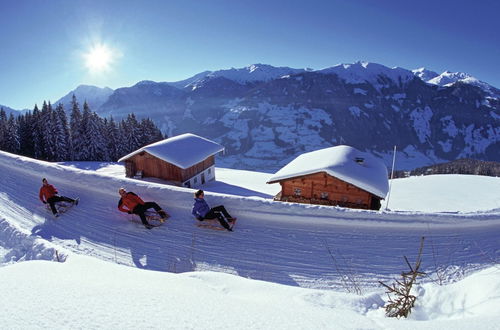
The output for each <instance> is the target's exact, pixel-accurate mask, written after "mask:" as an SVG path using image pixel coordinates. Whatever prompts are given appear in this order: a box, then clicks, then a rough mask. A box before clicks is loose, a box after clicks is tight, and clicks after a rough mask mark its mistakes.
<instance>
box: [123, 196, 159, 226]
mask: <svg viewBox="0 0 500 330" xmlns="http://www.w3.org/2000/svg"><path fill="white" fill-rule="evenodd" d="M118 193H119V194H120V196H121V198H120V200H119V201H118V209H119V210H120V211H122V212H125V213H128V214H137V215H138V216H139V217H140V218H141V221H142V224H143V225H144V227H146V228H147V229H151V228H153V226H152V225H150V224H149V222H148V220H147V219H146V214H145V212H146V211H147V210H148V209H150V208H153V209H155V211H156V212H158V214H159V215H160V217H161V218H162V219H163V220H164V219H166V218H167V213H165V211H163V210H162V208H161V207H160V206H159V205H158V204H156V203H155V202H144V201H143V200H142V199H141V198H140V197H139V196H137V195H136V194H134V193H133V192H131V191H129V192H127V191H126V190H125V188H120V190H118Z"/></svg>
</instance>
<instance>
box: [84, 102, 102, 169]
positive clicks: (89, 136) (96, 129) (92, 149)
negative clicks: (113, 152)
mask: <svg viewBox="0 0 500 330" xmlns="http://www.w3.org/2000/svg"><path fill="white" fill-rule="evenodd" d="M83 108H84V110H83V118H84V121H86V124H85V125H86V128H87V129H86V131H85V133H86V136H85V147H86V159H85V160H93V161H103V160H107V158H108V154H107V150H106V142H105V139H104V135H103V131H104V127H103V123H102V119H101V118H100V117H99V116H98V115H97V114H96V113H95V112H92V111H90V110H89V113H90V117H89V118H88V119H85V118H86V116H87V114H86V113H87V111H86V110H85V109H86V108H87V109H88V105H87V103H86V102H85V103H84V105H83Z"/></svg>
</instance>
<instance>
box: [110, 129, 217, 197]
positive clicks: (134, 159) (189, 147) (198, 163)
mask: <svg viewBox="0 0 500 330" xmlns="http://www.w3.org/2000/svg"><path fill="white" fill-rule="evenodd" d="M223 150H224V147H223V146H221V145H220V144H218V143H216V142H214V141H211V140H209V139H206V138H203V137H201V136H198V135H195V134H190V133H186V134H182V135H178V136H174V137H171V138H168V139H165V140H162V141H159V142H155V143H153V144H150V145H147V146H145V147H142V148H140V149H138V150H136V151H134V152H132V153H130V154H128V155H126V156H124V157H122V158H120V159H119V160H118V161H119V162H125V173H126V176H127V177H137V176H140V177H154V178H160V179H163V180H166V181H168V182H169V183H171V184H174V185H178V186H184V187H189V188H191V187H196V186H199V185H202V184H204V183H205V182H208V181H212V180H215V155H216V154H217V153H219V152H221V151H223Z"/></svg>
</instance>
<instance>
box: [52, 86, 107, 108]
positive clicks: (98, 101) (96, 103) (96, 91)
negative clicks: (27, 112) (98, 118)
mask: <svg viewBox="0 0 500 330" xmlns="http://www.w3.org/2000/svg"><path fill="white" fill-rule="evenodd" d="M111 94H113V90H112V89H111V88H109V87H104V88H101V87H96V86H90V85H80V86H78V87H77V88H76V89H74V90H72V91H71V92H69V93H68V94H66V95H65V96H63V97H62V98H60V99H59V100H57V101H56V102H55V103H53V104H55V105H57V104H59V103H62V104H63V106H64V109H65V110H66V111H69V110H71V100H72V98H73V95H75V97H76V99H77V101H78V102H79V103H80V107H81V106H83V103H84V102H85V101H87V104H88V105H89V107H90V108H91V109H98V108H99V107H100V106H101V105H102V104H104V103H105V102H106V101H107V100H108V98H109V96H110V95H111Z"/></svg>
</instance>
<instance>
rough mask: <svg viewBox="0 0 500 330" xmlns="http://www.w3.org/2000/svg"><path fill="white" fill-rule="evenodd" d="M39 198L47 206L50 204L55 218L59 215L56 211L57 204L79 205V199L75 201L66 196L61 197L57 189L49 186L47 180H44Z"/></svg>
mask: <svg viewBox="0 0 500 330" xmlns="http://www.w3.org/2000/svg"><path fill="white" fill-rule="evenodd" d="M38 197H39V198H40V200H41V201H42V203H44V204H47V203H49V205H50V209H51V211H52V213H53V214H54V216H56V217H58V216H59V213H58V212H57V209H56V203H57V202H69V203H72V204H74V205H78V199H73V198H69V197H66V196H59V195H58V192H57V189H56V188H55V187H54V186H53V185H51V184H49V182H48V181H47V179H46V178H43V179H42V187H41V188H40V193H39V194H38Z"/></svg>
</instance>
